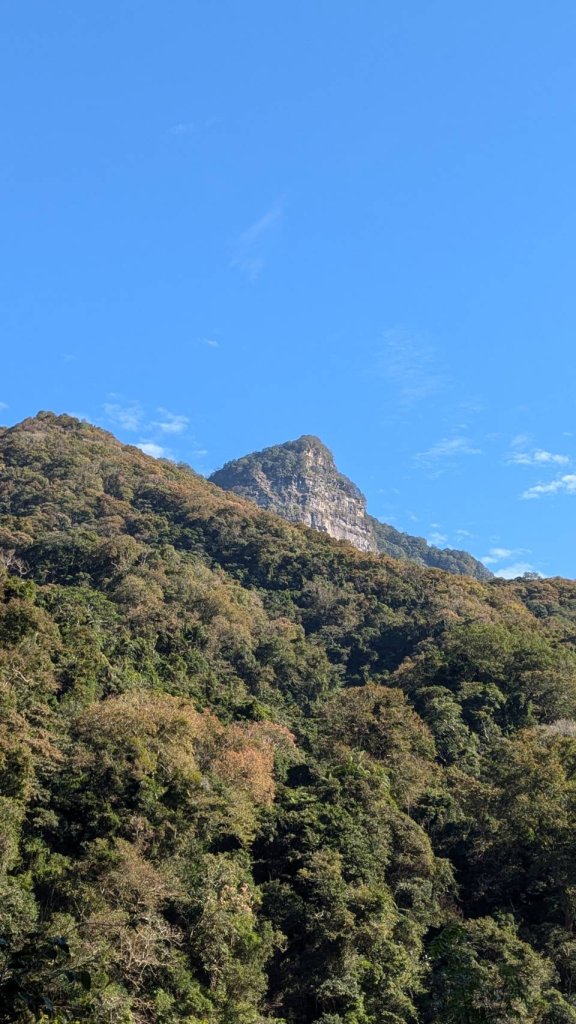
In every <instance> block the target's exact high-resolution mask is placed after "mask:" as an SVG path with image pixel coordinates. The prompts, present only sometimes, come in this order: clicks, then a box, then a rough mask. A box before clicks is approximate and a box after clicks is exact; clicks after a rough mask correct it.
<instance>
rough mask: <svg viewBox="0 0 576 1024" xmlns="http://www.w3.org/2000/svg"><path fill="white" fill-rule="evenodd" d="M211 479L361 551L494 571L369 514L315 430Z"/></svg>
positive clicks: (466, 571) (460, 569)
mask: <svg viewBox="0 0 576 1024" xmlns="http://www.w3.org/2000/svg"><path fill="white" fill-rule="evenodd" d="M210 481H211V483H213V484H217V486H219V487H222V488H223V489H224V490H227V491H233V492H234V493H236V494H239V495H240V496H241V497H243V498H247V499H248V500H249V501H253V502H255V503H256V504H257V505H260V506H261V507H262V508H266V509H268V510H269V511H270V512H275V513H276V514H277V515H279V516H282V518H284V519H287V520H288V521H289V522H293V523H303V524H304V525H305V526H310V527H312V528H313V529H315V530H319V531H321V532H322V533H328V534H330V536H332V537H335V538H336V539H337V540H346V541H348V542H349V543H350V544H353V545H354V546H355V547H357V548H359V549H360V550H361V551H374V552H381V553H383V554H387V555H391V556H392V557H393V558H404V559H409V560H410V561H414V562H417V563H419V564H420V565H429V566H432V567H434V568H438V569H445V570H446V571H448V572H452V573H456V574H458V575H460V574H463V575H470V576H475V577H476V578H477V579H490V577H491V575H492V574H491V573H490V572H489V570H488V569H486V567H485V566H483V565H482V563H481V562H478V561H477V560H476V559H475V558H473V557H472V555H469V554H468V553H467V552H465V551H455V550H452V549H444V550H442V549H440V548H435V547H432V546H431V545H429V544H428V543H427V541H426V540H424V538H423V537H412V536H411V535H410V534H406V533H401V532H400V531H399V530H396V529H395V528H394V527H393V526H389V525H387V524H386V523H380V522H379V521H378V520H377V519H375V518H373V517H372V516H370V515H368V514H367V512H366V498H365V497H364V495H363V494H362V491H361V490H360V489H359V488H358V487H357V486H356V484H354V483H353V482H352V480H349V479H348V477H346V476H344V475H343V474H342V473H340V472H339V471H338V469H337V467H336V463H335V461H334V456H333V454H332V452H331V451H330V449H329V448H327V447H326V445H325V444H324V443H323V441H321V440H320V438H318V437H315V436H314V435H313V434H303V435H302V436H301V437H299V438H297V439H296V440H294V441H285V442H284V443H283V444H277V445H273V446H272V447H270V448H264V449H263V450H262V451H259V452H253V453H252V454H250V455H245V456H243V457H242V458H240V459H235V460H233V461H231V462H227V463H226V465H225V466H223V467H222V469H219V470H217V471H216V472H215V473H213V474H212V476H211V477H210Z"/></svg>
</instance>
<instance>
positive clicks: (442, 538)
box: [426, 530, 448, 548]
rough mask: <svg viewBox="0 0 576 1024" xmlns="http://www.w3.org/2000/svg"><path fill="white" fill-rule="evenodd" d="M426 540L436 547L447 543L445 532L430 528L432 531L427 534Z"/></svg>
mask: <svg viewBox="0 0 576 1024" xmlns="http://www.w3.org/2000/svg"><path fill="white" fill-rule="evenodd" d="M426 540H427V541H428V543H429V544H433V545H434V547H436V548H439V547H442V545H443V544H447V543H448V537H447V535H446V534H445V533H440V531H439V530H432V532H431V533H429V534H428V536H427V538H426Z"/></svg>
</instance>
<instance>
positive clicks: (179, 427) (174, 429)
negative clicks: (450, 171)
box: [152, 406, 190, 434]
mask: <svg viewBox="0 0 576 1024" xmlns="http://www.w3.org/2000/svg"><path fill="white" fill-rule="evenodd" d="M158 412H159V413H160V415H161V416H162V417H163V419H162V420H155V421H154V422H153V423H152V426H153V427H155V428H156V430H159V431H160V432H161V433H162V434H183V433H184V431H185V430H186V428H187V427H188V424H189V423H190V419H189V418H188V416H182V415H179V414H178V413H175V412H169V410H168V409H164V408H162V406H160V408H159V409H158Z"/></svg>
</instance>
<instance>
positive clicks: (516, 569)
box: [494, 562, 541, 580]
mask: <svg viewBox="0 0 576 1024" xmlns="http://www.w3.org/2000/svg"><path fill="white" fill-rule="evenodd" d="M525 572H535V573H537V574H538V576H540V575H541V573H539V572H538V570H537V569H536V568H535V567H534V566H533V565H532V563H531V562H514V563H513V564H512V565H506V566H504V567H503V568H502V569H498V570H497V572H495V573H494V575H495V576H498V578H499V579H501V580H514V579H516V577H517V576H523V575H524V573H525Z"/></svg>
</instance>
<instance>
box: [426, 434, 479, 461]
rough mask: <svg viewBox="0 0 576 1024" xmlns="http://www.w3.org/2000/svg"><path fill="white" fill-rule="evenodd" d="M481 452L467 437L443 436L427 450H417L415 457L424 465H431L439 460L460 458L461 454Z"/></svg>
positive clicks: (477, 453)
mask: <svg viewBox="0 0 576 1024" xmlns="http://www.w3.org/2000/svg"><path fill="white" fill-rule="evenodd" d="M481 454H482V451H481V449H480V448H476V447H475V445H474V444H473V442H471V441H470V440H469V438H467V437H444V438H442V440H441V441H438V442H437V443H436V444H434V445H432V447H431V448H428V450H427V451H425V452H418V454H417V455H416V456H415V459H416V461H417V462H421V463H423V464H424V465H433V464H434V463H437V462H439V461H444V460H448V461H450V460H452V459H456V458H460V456H462V455H481Z"/></svg>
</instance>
